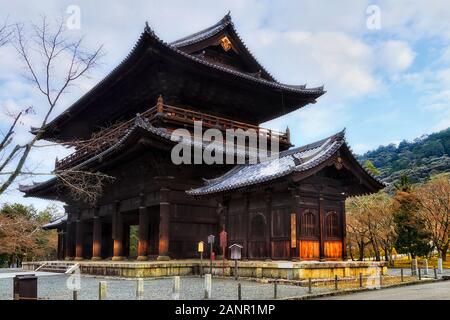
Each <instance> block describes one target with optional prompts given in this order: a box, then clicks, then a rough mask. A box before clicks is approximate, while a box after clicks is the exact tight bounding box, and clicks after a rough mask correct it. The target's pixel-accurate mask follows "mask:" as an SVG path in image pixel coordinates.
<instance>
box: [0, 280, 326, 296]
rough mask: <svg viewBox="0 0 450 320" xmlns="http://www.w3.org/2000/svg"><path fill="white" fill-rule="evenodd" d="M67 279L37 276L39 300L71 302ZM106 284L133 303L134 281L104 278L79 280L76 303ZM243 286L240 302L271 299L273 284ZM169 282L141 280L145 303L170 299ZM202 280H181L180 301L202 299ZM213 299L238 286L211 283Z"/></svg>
mask: <svg viewBox="0 0 450 320" xmlns="http://www.w3.org/2000/svg"><path fill="white" fill-rule="evenodd" d="M68 279H69V276H67V275H54V276H39V277H38V297H39V298H48V299H51V300H66V299H72V291H71V290H69V289H68V287H67V284H66V283H67V280H68ZM99 281H107V283H108V296H107V298H108V299H111V300H131V299H133V300H134V299H136V280H128V279H113V278H104V277H93V276H84V275H83V276H81V289H80V291H79V294H78V299H80V300H81V299H85V300H95V299H98V283H99ZM239 282H240V283H241V286H242V299H244V300H246V299H258V300H260V299H273V291H274V290H273V284H263V283H257V282H254V281H245V280H243V281H239ZM12 285H13V279H12V278H9V279H0V300H5V299H12ZM172 285H173V280H172V278H157V279H145V280H144V297H143V299H146V300H147V299H148V300H164V299H172V298H173V297H172ZM203 286H204V279H203V278H199V277H182V278H181V293H180V299H182V300H195V299H203V297H204V289H203V288H204V287H203ZM307 290H308V289H307V288H304V287H299V286H293V285H280V284H279V285H278V290H277V295H278V297H279V298H286V297H291V296H301V295H306V294H307ZM327 290H329V289H326V288H314V293H318V292H326V291H327ZM212 299H224V300H235V299H237V282H236V281H234V280H232V279H218V278H213V280H212Z"/></svg>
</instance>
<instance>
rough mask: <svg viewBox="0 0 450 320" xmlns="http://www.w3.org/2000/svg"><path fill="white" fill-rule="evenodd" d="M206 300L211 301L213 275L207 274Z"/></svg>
mask: <svg viewBox="0 0 450 320" xmlns="http://www.w3.org/2000/svg"><path fill="white" fill-rule="evenodd" d="M205 299H211V274H205Z"/></svg>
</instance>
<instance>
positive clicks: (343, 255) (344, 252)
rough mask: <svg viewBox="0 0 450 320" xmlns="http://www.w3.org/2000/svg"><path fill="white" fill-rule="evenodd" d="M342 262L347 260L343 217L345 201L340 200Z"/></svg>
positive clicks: (345, 229) (345, 228) (344, 218)
mask: <svg viewBox="0 0 450 320" xmlns="http://www.w3.org/2000/svg"><path fill="white" fill-rule="evenodd" d="M341 230H342V260H344V261H345V260H347V222H346V216H345V199H344V200H341Z"/></svg>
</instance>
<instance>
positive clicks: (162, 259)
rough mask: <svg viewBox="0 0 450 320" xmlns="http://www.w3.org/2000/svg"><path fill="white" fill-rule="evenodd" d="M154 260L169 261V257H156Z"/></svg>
mask: <svg viewBox="0 0 450 320" xmlns="http://www.w3.org/2000/svg"><path fill="white" fill-rule="evenodd" d="M156 260H158V261H169V260H170V257H169V256H158V257H157V258H156Z"/></svg>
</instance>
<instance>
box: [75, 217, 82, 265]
mask: <svg viewBox="0 0 450 320" xmlns="http://www.w3.org/2000/svg"><path fill="white" fill-rule="evenodd" d="M83 231H84V230H83V220H81V213H79V215H78V219H77V222H76V246H75V260H83V238H84V237H83V236H84V234H83Z"/></svg>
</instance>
